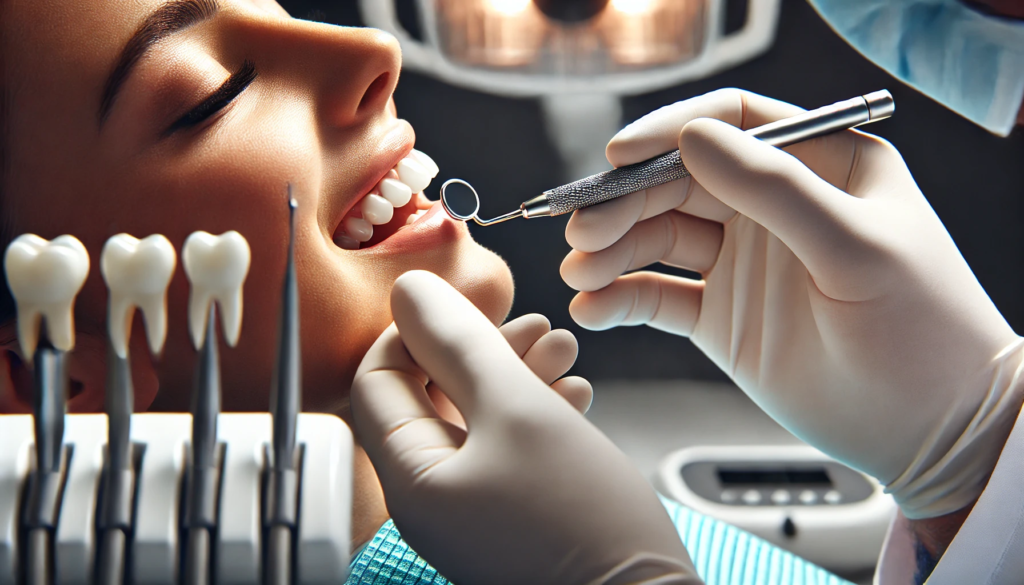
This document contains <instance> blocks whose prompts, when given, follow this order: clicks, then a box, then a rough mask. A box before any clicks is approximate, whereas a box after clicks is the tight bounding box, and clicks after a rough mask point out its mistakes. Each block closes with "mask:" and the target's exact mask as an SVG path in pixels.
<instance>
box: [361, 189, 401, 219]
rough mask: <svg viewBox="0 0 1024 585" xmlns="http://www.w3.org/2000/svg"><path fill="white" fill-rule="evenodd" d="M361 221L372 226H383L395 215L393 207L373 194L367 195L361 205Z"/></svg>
mask: <svg viewBox="0 0 1024 585" xmlns="http://www.w3.org/2000/svg"><path fill="white" fill-rule="evenodd" d="M361 209H362V211H363V219H365V220H366V221H368V222H370V223H371V224H373V225H384V224H386V223H387V222H389V221H391V218H392V217H393V216H394V214H395V206H394V205H392V204H391V203H390V202H388V200H387V199H385V198H383V197H381V196H380V195H375V194H373V193H371V194H369V195H367V196H366V197H365V198H364V199H363V202H362V203H361Z"/></svg>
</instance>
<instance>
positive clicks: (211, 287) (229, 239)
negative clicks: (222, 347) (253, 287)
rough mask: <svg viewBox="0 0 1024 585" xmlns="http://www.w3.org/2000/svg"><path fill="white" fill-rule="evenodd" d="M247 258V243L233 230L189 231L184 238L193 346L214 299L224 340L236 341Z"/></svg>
mask: <svg viewBox="0 0 1024 585" xmlns="http://www.w3.org/2000/svg"><path fill="white" fill-rule="evenodd" d="M249 261H250V252H249V243H248V242H246V241H245V238H243V237H242V234H240V233H238V232H236V231H230V232H225V233H223V234H221V235H219V236H214V235H213V234H209V233H207V232H193V233H192V235H190V236H189V237H188V239H186V240H185V246H184V247H183V248H182V251H181V262H182V264H183V265H184V267H185V274H186V275H187V276H188V280H189V282H190V283H192V291H191V293H190V294H189V302H188V327H189V332H190V333H191V334H192V344H193V345H194V346H195V347H196V349H201V348H202V346H203V335H204V332H205V330H206V318H207V315H209V312H210V303H212V302H214V301H216V302H217V304H218V305H219V311H218V312H219V313H220V320H221V324H222V325H223V327H224V339H225V340H226V341H227V343H228V345H230V346H234V345H235V344H237V343H238V336H239V334H240V333H241V331H242V284H243V283H244V282H245V277H246V275H247V274H248V273H249Z"/></svg>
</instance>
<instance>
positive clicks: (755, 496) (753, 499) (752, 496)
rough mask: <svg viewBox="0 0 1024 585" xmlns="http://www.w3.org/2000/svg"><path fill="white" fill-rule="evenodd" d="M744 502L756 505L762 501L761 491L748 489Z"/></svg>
mask: <svg viewBox="0 0 1024 585" xmlns="http://www.w3.org/2000/svg"><path fill="white" fill-rule="evenodd" d="M743 503H744V504H749V505H751V506H755V505H757V504H760V503H761V492H759V491H757V490H747V491H745V492H743Z"/></svg>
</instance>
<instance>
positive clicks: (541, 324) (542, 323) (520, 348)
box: [498, 313, 551, 357]
mask: <svg viewBox="0 0 1024 585" xmlns="http://www.w3.org/2000/svg"><path fill="white" fill-rule="evenodd" d="M498 331H501V334H502V335H503V336H504V337H505V341H507V342H508V344H509V345H510V346H512V351H514V352H516V355H518V356H519V357H523V356H524V355H526V352H527V351H528V350H529V349H530V348H531V347H532V346H533V344H534V343H537V340H538V339H540V338H541V337H544V335H545V334H547V333H548V332H549V331H551V322H550V321H548V318H547V317H545V316H544V315H540V314H538V313H530V314H527V315H523V316H521V317H516V318H515V319H513V320H511V321H509V322H508V323H505V324H504V325H502V326H501V327H499V328H498Z"/></svg>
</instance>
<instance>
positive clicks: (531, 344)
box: [427, 313, 594, 429]
mask: <svg viewBox="0 0 1024 585" xmlns="http://www.w3.org/2000/svg"><path fill="white" fill-rule="evenodd" d="M498 331H500V332H501V335H502V336H503V337H504V338H505V341H507V342H508V344H509V346H511V347H512V351H514V352H516V355H518V356H519V357H520V358H522V360H523V362H525V363H526V365H527V366H528V367H529V368H530V370H532V371H533V373H534V374H536V375H537V377H538V378H540V379H541V380H544V383H545V384H550V386H551V389H552V390H554V391H555V392H557V393H558V394H559V395H561V396H562V398H565V399H566V400H567V401H568V402H569V404H570V405H572V407H573V408H575V409H576V410H578V411H580V412H581V413H586V412H587V410H589V409H590V404H591V402H592V401H593V399H594V389H593V387H591V385H590V382H588V381H586V380H584V379H583V378H580V377H577V376H569V377H566V378H562V379H559V378H561V376H563V375H564V374H565V373H566V372H568V371H569V368H571V367H572V365H573V364H574V363H576V356H577V355H578V353H579V345H578V344H577V343H576V337H575V336H573V334H572V333H569V332H568V331H566V330H565V329H556V330H554V331H552V330H551V322H550V321H548V319H547V317H545V316H544V315H538V314H537V313H531V314H529V315H523V316H521V317H516V318H515V319H513V320H511V321H509V322H507V323H505V324H504V325H502V326H501V327H499V328H498ZM427 395H428V396H429V397H430V401H431V402H432V403H433V405H434V409H436V410H437V412H438V414H439V415H441V417H442V418H444V419H445V420H447V421H448V422H452V423H455V424H456V425H457V426H460V427H462V428H463V429H465V428H466V421H465V420H464V419H463V418H462V415H461V414H459V410H458V409H457V408H456V407H455V405H454V404H453V403H452V401H451V400H450V399H449V398H448V397H447V396H445V394H444V392H442V391H441V389H439V388H438V387H437V384H434V383H433V382H431V383H429V384H427Z"/></svg>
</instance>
